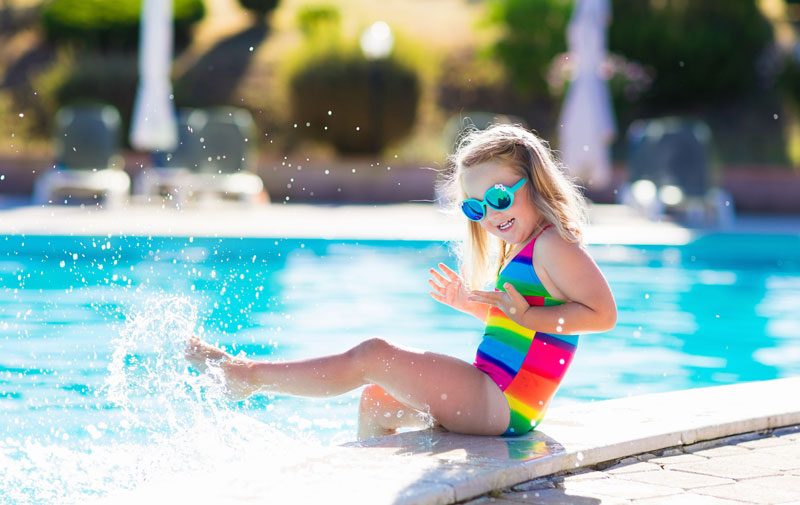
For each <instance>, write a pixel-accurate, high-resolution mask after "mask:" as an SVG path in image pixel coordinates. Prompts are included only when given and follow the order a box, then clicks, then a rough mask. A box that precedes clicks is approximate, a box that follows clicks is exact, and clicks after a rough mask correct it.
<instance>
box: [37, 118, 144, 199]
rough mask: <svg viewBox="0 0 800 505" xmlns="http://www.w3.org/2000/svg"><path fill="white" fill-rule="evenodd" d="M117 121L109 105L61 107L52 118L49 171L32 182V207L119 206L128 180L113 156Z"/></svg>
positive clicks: (116, 155) (117, 143) (116, 147)
mask: <svg viewBox="0 0 800 505" xmlns="http://www.w3.org/2000/svg"><path fill="white" fill-rule="evenodd" d="M120 125H121V120H120V115H119V112H118V111H117V109H116V108H115V107H113V106H111V105H102V104H86V105H74V106H65V107H62V108H61V109H59V111H58V112H57V113H56V115H55V128H54V136H53V147H54V151H55V164H54V166H53V169H51V170H49V171H47V172H45V173H43V174H42V175H41V176H39V177H38V178H37V179H36V182H35V183H34V189H33V202H34V203H35V204H37V205H43V204H47V203H55V202H61V201H64V202H65V203H70V202H72V203H74V202H85V201H91V202H98V203H101V204H102V206H104V207H115V206H119V205H122V204H124V203H125V202H126V201H127V200H128V196H129V194H130V187H131V180H130V177H129V176H128V174H126V173H125V172H124V171H123V170H122V168H123V165H124V159H123V158H122V156H121V155H120V154H119V146H120Z"/></svg>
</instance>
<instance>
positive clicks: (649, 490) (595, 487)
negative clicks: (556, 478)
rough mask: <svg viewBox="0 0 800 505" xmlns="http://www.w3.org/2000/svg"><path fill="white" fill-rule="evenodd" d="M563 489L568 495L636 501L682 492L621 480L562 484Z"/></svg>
mask: <svg viewBox="0 0 800 505" xmlns="http://www.w3.org/2000/svg"><path fill="white" fill-rule="evenodd" d="M564 488H565V489H566V491H567V492H568V493H570V494H577V495H590V496H594V495H595V494H598V495H602V496H613V497H617V498H627V499H637V498H650V497H653V496H668V495H671V494H680V493H682V492H683V490H682V489H680V488H675V487H668V486H661V485H658V484H644V483H642V482H631V481H625V480H621V479H600V480H590V481H581V482H566V481H565V482H564Z"/></svg>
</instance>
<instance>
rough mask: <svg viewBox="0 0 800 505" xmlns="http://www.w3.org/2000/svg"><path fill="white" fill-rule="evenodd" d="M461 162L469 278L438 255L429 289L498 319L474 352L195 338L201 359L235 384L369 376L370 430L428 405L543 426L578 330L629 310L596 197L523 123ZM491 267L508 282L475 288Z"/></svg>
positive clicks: (474, 138)
mask: <svg viewBox="0 0 800 505" xmlns="http://www.w3.org/2000/svg"><path fill="white" fill-rule="evenodd" d="M451 161H452V164H453V167H454V170H453V174H452V177H451V179H450V180H449V181H448V184H447V188H448V189H449V190H450V191H451V192H452V193H453V194H454V196H456V198H454V199H453V201H454V202H455V203H456V205H458V206H459V207H460V208H461V211H463V213H464V215H465V217H466V218H467V223H468V225H469V239H468V240H467V242H466V243H465V244H464V246H463V247H462V251H461V253H462V254H461V255H460V258H461V268H460V271H461V272H462V274H463V278H462V275H459V274H458V273H456V271H454V270H452V269H450V268H449V267H447V266H446V265H444V264H439V265H438V267H439V269H438V270H436V269H431V271H430V274H431V279H429V283H430V286H431V288H432V290H431V292H430V295H431V296H432V297H433V298H434V299H436V300H438V301H439V302H441V303H444V304H446V305H449V306H451V307H453V308H455V309H457V310H460V311H462V312H466V313H467V314H471V315H473V316H475V317H476V318H478V319H479V320H480V321H481V322H484V323H485V324H486V331H485V334H484V336H483V340H482V341H481V343H480V345H479V346H478V350H477V356H476V358H475V363H474V364H469V363H466V362H464V361H461V360H459V359H456V358H453V357H450V356H446V355H442V354H436V353H431V352H421V351H416V350H411V349H405V348H402V347H400V346H397V345H393V344H390V343H389V342H386V341H384V340H382V339H379V338H373V339H370V340H367V341H365V342H363V343H361V344H359V345H357V346H356V347H354V348H352V349H350V350H348V351H346V352H344V353H342V354H336V355H332V356H325V357H320V358H314V359H308V360H302V361H292V362H282V363H278V362H276V363H270V362H261V361H254V360H249V359H246V358H241V357H238V356H237V357H234V356H231V355H230V354H228V353H225V352H223V351H222V350H220V349H218V348H216V347H213V346H211V345H209V344H207V343H205V342H202V341H200V340H199V339H197V338H196V337H192V338H191V339H190V341H189V343H188V345H187V351H186V355H187V358H188V359H189V361H191V362H192V363H193V364H194V365H195V366H197V367H198V368H200V369H203V368H205V367H206V366H207V365H208V364H209V363H214V364H215V365H217V366H219V367H220V369H221V370H222V372H223V374H224V376H225V380H226V386H227V388H228V390H229V391H230V392H231V393H232V394H234V395H236V396H247V395H250V394H252V393H253V392H254V391H257V390H261V389H264V390H268V391H272V392H276V393H284V394H291V395H301V396H328V395H339V394H343V393H346V392H347V391H350V390H352V389H355V388H358V387H360V386H363V385H367V386H366V388H364V391H363V393H362V395H361V402H360V406H359V416H358V437H359V439H365V438H372V437H376V436H381V435H387V434H390V433H394V432H395V430H397V429H398V428H401V427H420V428H421V427H425V426H426V425H427V422H426V421H428V422H429V417H433V419H434V420H435V421H436V422H437V423H438V424H440V425H442V426H443V427H444V428H446V429H447V430H449V431H454V432H459V433H467V434H476V435H500V434H509V435H511V434H516V435H521V434H523V433H526V432H528V431H530V430H531V429H533V428H535V427H536V426H537V425H538V423H539V422H540V421H541V419H542V416H543V414H544V411H545V409H546V408H547V405H548V403H549V402H550V400H551V399H552V397H553V394H554V393H555V390H556V388H557V387H558V385H559V383H560V382H561V379H562V378H563V376H564V374H565V372H566V370H567V367H568V366H569V364H570V361H571V360H572V355H573V353H574V351H575V347H576V345H577V343H578V334H580V333H590V332H600V331H607V330H609V329H611V328H612V327H613V326H614V324H615V322H616V313H617V312H616V306H615V303H614V298H613V296H612V294H611V290H610V289H609V287H608V284H607V283H606V280H605V278H604V277H603V274H602V273H601V272H600V270H599V269H598V267H597V265H596V264H595V263H594V261H592V259H591V258H590V257H589V255H588V254H587V253H586V251H585V249H584V247H583V242H582V239H583V234H582V226H583V219H584V203H583V199H582V197H581V195H580V193H579V191H578V189H577V187H576V186H575V185H573V184H572V183H571V182H570V181H568V180H567V178H566V177H565V176H564V174H563V173H562V171H561V170H560V168H559V166H558V165H557V163H556V161H555V160H554V157H553V155H552V153H551V152H550V150H549V148H548V146H547V145H546V144H545V143H544V142H543V141H542V140H541V139H539V138H538V137H537V136H536V135H534V134H533V133H531V132H529V131H527V130H525V129H523V128H521V127H519V126H510V125H496V126H492V127H490V128H488V129H486V130H483V131H474V132H471V133H470V134H468V135H467V136H466V137H465V138H464V139H463V140H462V141H461V142H460V145H459V148H458V149H457V151H456V154H455V155H453V156H452V160H451ZM490 235H491V236H492V237H494V238H493V240H492V241H490V240H489V236H490ZM491 272H494V273H496V283H495V289H494V290H491V291H481V290H477V289H475V288H480V287H483V286H484V283H485V281H486V280H487V277H488V275H487V274H489V273H491ZM426 418H428V419H426Z"/></svg>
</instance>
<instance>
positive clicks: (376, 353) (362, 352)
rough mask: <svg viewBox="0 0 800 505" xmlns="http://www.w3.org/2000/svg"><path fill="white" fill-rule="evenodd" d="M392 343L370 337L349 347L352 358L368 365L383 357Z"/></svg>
mask: <svg viewBox="0 0 800 505" xmlns="http://www.w3.org/2000/svg"><path fill="white" fill-rule="evenodd" d="M391 347H392V345H391V344H390V343H389V342H387V341H386V340H384V339H382V338H378V337H375V338H371V339H369V340H365V341H363V342H361V343H360V344H358V345H357V346H355V347H353V348H352V349H350V351H348V352H349V354H350V355H351V357H352V359H353V360H355V361H356V362H358V363H362V364H363V365H370V364H372V363H374V362H375V360H378V359H381V357H385V356H386V355H387V353H388V352H389V351H390V349H391Z"/></svg>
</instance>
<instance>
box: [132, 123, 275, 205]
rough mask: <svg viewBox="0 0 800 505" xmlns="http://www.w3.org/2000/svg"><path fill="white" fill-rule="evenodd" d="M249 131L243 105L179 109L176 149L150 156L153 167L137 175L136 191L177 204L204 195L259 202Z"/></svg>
mask: <svg viewBox="0 0 800 505" xmlns="http://www.w3.org/2000/svg"><path fill="white" fill-rule="evenodd" d="M254 135H255V123H254V122H253V117H252V116H251V115H250V112H248V111H247V110H245V109H240V108H234V107H219V108H209V109H194V110H185V111H181V114H180V115H179V145H178V148H177V149H176V150H175V152H173V153H161V154H158V155H157V156H155V157H154V166H153V167H151V168H149V169H147V170H145V171H144V173H143V174H142V176H141V179H137V193H140V194H147V195H153V194H156V193H159V194H165V193H166V194H169V195H170V196H171V197H172V198H173V199H174V200H175V201H176V202H177V203H179V204H180V203H184V202H186V201H187V200H189V199H192V198H207V197H221V198H225V199H237V200H241V201H246V202H251V203H254V202H259V201H263V200H264V198H265V193H264V183H263V181H262V180H261V178H260V177H259V176H258V175H256V174H255V173H254V172H253V171H252V166H253V164H254V161H255V160H254V157H253V148H254V146H255V143H254Z"/></svg>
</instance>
